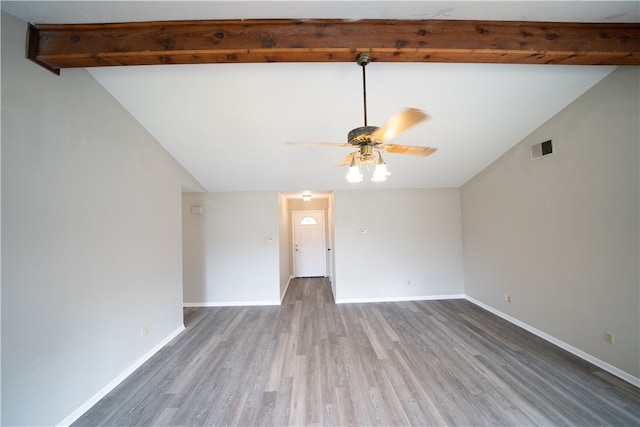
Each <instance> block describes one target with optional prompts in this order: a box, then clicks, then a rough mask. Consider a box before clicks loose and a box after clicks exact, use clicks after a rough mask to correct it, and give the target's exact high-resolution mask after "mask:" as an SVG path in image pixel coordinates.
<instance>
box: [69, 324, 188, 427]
mask: <svg viewBox="0 0 640 427" xmlns="http://www.w3.org/2000/svg"><path fill="white" fill-rule="evenodd" d="M182 331H184V325H182V326H180V327H179V328H178V329H176V330H175V331H173V332H172V333H170V334H169V335H168V336H166V337H165V338H164V339H163V340H162V341H160V342H159V343H158V344H156V345H155V346H153V347H152V348H151V350H149V351H148V352H146V353H145V354H144V355H143V356H142V357H141V358H139V359H138V360H136V361H135V362H134V363H133V364H132V365H131V366H129V367H128V368H127V369H125V370H124V371H123V372H122V373H121V374H120V375H118V376H117V377H115V378H114V379H113V380H111V382H110V383H109V384H107V385H106V386H104V387H103V388H102V390H100V391H99V392H97V393H96V394H94V395H93V396H91V398H90V399H89V400H87V401H86V402H84V403H83V404H82V405H80V407H79V408H78V409H76V410H75V411H73V412H72V413H71V414H69V415H68V416H67V417H66V418H65V419H64V420H62V421H60V422H59V423H58V426H65V427H66V426H69V425H71V424H73V423H74V422H75V421H76V420H77V419H78V418H80V417H81V416H82V415H83V414H84V413H85V412H87V411H88V410H89V409H91V407H92V406H93V405H95V404H96V403H98V401H99V400H100V399H102V398H103V397H105V396H106V395H107V394H109V392H110V391H111V390H113V389H114V388H116V387H117V386H118V385H119V384H120V383H121V382H122V381H124V380H125V379H126V378H127V377H128V376H129V375H131V374H132V373H133V372H134V371H135V370H136V369H138V368H139V367H140V366H142V364H143V363H144V362H146V361H147V360H149V359H151V357H152V356H153V355H154V354H156V353H157V352H158V351H160V349H162V347H164V346H165V345H167V344H169V342H170V341H171V340H172V339H174V338H175V337H176V336H178V334H180V332H182Z"/></svg>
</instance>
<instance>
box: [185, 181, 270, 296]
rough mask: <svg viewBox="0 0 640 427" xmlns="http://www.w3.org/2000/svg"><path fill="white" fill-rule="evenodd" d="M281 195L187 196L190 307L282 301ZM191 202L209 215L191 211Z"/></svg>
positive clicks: (186, 220)
mask: <svg viewBox="0 0 640 427" xmlns="http://www.w3.org/2000/svg"><path fill="white" fill-rule="evenodd" d="M278 197H279V195H278V193H276V192H228V193H185V194H184V195H183V251H184V256H183V259H184V303H185V304H186V305H238V304H243V305H244V304H246V305H252V304H279V303H280V262H279V259H278V258H279V244H280V242H279V237H280V231H279V223H280V217H279V215H280V214H279V199H278ZM191 206H203V207H204V213H203V214H202V215H192V214H191V213H190V209H191ZM269 237H271V238H272V239H273V241H272V242H271V243H269V242H267V238H269Z"/></svg>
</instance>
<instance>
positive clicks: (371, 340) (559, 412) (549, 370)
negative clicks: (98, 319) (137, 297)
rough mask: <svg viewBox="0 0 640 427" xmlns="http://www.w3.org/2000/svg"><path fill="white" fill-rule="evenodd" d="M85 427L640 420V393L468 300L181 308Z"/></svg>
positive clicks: (318, 300)
mask: <svg viewBox="0 0 640 427" xmlns="http://www.w3.org/2000/svg"><path fill="white" fill-rule="evenodd" d="M185 324H186V328H187V329H186V331H185V332H183V333H182V334H181V335H180V336H178V337H177V338H175V339H174V340H173V341H172V342H171V343H170V344H169V345H168V346H166V347H165V348H163V349H162V350H161V351H160V352H159V353H158V354H156V355H155V356H154V357H153V358H152V359H150V360H149V361H148V362H147V363H145V364H144V365H143V366H142V367H140V368H139V369H138V370H137V371H136V372H135V373H134V374H132V375H131V376H130V377H129V378H128V379H127V380H125V381H124V382H123V383H122V384H121V385H120V386H118V387H117V388H116V389H115V390H113V391H112V392H111V393H109V394H108V395H107V396H106V397H105V398H103V399H102V400H101V401H100V402H98V403H97V404H96V405H95V406H94V407H93V408H91V409H90V410H89V411H88V412H87V413H85V414H84V415H83V416H82V417H81V418H80V419H79V420H78V421H77V422H76V423H75V425H78V426H94V425H114V426H115V425H118V426H123V425H125V426H145V425H149V426H152V425H153V426H175V425H189V426H195V425H239V426H253V425H273V426H284V425H296V426H299V425H330V426H334V425H341V426H344V425H378V426H405V425H416V426H418V425H419V426H423V425H439V426H440V425H473V426H478V425H513V426H519V425H580V426H583V425H614V426H631V425H639V424H640V391H639V390H638V389H637V388H635V387H633V386H632V385H630V384H628V383H626V382H624V381H622V380H620V379H618V378H616V377H614V376H612V375H610V374H608V373H606V372H604V371H602V370H601V369H599V368H598V367H595V366H593V365H591V364H589V363H587V362H585V361H583V360H581V359H579V358H577V357H576V356H573V355H571V354H570V353H567V352H565V351H564V350H561V349H559V348H558V347H555V346H554V345H552V344H550V343H548V342H546V341H544V340H542V339H541V338H539V337H536V336H534V335H532V334H530V333H528V332H526V331H524V330H523V329H520V328H518V327H516V326H514V325H512V324H510V323H508V322H506V321H505V320H503V319H501V318H499V317H497V316H495V315H493V314H491V313H489V312H487V311H485V310H483V309H481V308H479V307H477V306H475V305H474V304H472V303H470V302H468V301H465V300H443V301H419V302H392V303H375V304H343V305H336V304H334V302H333V297H332V295H331V288H330V284H329V283H328V282H327V281H326V279H318V278H315V279H295V280H294V281H292V283H291V285H290V287H289V291H288V292H287V295H286V297H285V300H284V302H283V304H282V306H280V307H222V308H187V309H185Z"/></svg>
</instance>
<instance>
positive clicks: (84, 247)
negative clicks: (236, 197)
mask: <svg viewBox="0 0 640 427" xmlns="http://www.w3.org/2000/svg"><path fill="white" fill-rule="evenodd" d="M25 32H26V24H25V23H24V22H22V21H20V20H18V19H16V18H14V17H12V16H10V15H6V14H4V13H3V14H2V125H3V126H2V257H3V259H2V264H3V271H2V400H3V401H2V424H3V425H53V424H56V423H59V422H61V421H63V420H64V419H65V418H67V417H68V416H69V415H70V414H72V413H73V412H74V411H76V409H78V408H79V407H81V406H82V405H83V404H85V402H87V401H88V400H90V399H91V398H92V397H93V396H94V395H95V394H96V393H98V392H99V391H100V390H101V389H102V388H103V387H105V386H106V385H107V384H109V383H110V382H111V381H112V380H113V379H115V378H116V377H118V376H119V375H120V374H121V373H122V372H123V371H125V370H126V369H127V368H129V367H130V366H131V365H132V364H134V363H135V362H136V361H138V360H139V359H140V358H141V357H143V356H144V355H145V354H147V353H148V352H149V351H150V350H152V349H153V348H154V347H155V346H156V345H157V344H158V343H160V342H162V341H163V340H164V339H166V338H167V337H168V336H171V335H172V334H174V333H176V332H177V331H179V330H181V329H182V323H183V319H182V271H181V231H180V223H181V217H180V216H181V210H180V209H181V185H182V184H185V185H189V186H191V187H199V184H198V183H197V182H195V180H194V179H193V178H192V177H191V176H190V175H188V174H187V173H186V171H184V169H182V167H180V166H179V165H178V164H177V162H176V161H175V160H174V159H173V158H172V157H171V156H169V154H168V153H167V152H166V151H164V150H163V149H162V148H161V147H160V146H159V145H158V144H157V142H156V141H155V140H154V139H153V138H152V137H151V136H150V135H149V134H148V133H147V132H146V131H145V130H144V129H143V128H142V127H141V126H140V125H139V124H138V123H137V122H136V121H135V120H134V119H133V118H132V117H131V116H130V115H129V114H128V113H127V112H126V111H125V110H124V109H123V108H122V107H121V106H120V105H119V104H118V103H117V102H116V101H115V100H114V99H113V98H112V97H111V96H110V95H109V94H108V93H107V92H106V91H105V90H104V89H103V88H102V87H101V86H100V85H99V84H98V83H97V82H96V81H95V80H94V79H93V78H92V77H91V76H90V75H89V74H88V73H87V72H86V71H85V70H65V71H63V73H62V75H61V76H55V75H54V74H52V73H50V72H48V71H46V70H44V69H43V68H41V67H39V66H37V65H35V64H33V63H32V62H30V61H28V60H26V59H25V58H24V56H25V51H24V48H25ZM143 326H147V327H148V331H149V334H148V336H147V337H145V338H144V339H143V338H142V337H141V328H142V327H143Z"/></svg>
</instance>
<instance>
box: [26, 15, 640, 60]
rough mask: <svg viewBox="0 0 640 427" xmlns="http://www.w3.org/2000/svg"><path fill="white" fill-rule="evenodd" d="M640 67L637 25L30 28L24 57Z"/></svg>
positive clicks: (326, 23)
mask: <svg viewBox="0 0 640 427" xmlns="http://www.w3.org/2000/svg"><path fill="white" fill-rule="evenodd" d="M360 52H370V54H371V57H372V60H373V61H381V62H463V63H519V64H565V65H600V64H607V65H638V64H640V25H639V24H637V23H629V24H618V23H559V22H527V21H522V22H509V21H455V20H360V21H344V20H336V19H324V20H322V19H320V20H318V19H315V20H314V19H311V20H285V19H273V20H221V21H164V22H128V23H113V24H63V25H61V24H55V25H54V24H39V25H30V27H29V38H28V46H27V56H28V58H30V59H31V60H33V61H35V62H37V63H39V64H41V65H42V66H44V67H46V68H47V69H50V70H52V71H59V69H61V68H73V67H103V66H116V65H117V66H122V65H162V64H203V63H244V62H355V60H356V57H357V55H358V53H360Z"/></svg>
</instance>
